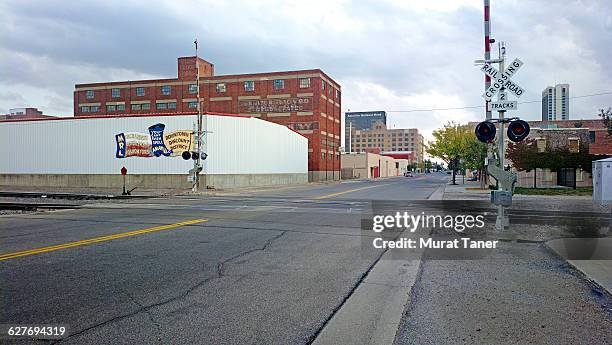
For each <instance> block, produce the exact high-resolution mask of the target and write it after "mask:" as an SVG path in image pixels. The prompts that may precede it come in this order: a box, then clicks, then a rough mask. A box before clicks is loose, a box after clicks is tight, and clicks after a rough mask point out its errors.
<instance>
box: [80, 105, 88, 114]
mask: <svg viewBox="0 0 612 345" xmlns="http://www.w3.org/2000/svg"><path fill="white" fill-rule="evenodd" d="M81 112H82V113H89V107H88V106H83V107H81Z"/></svg>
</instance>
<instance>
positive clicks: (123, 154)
mask: <svg viewBox="0 0 612 345" xmlns="http://www.w3.org/2000/svg"><path fill="white" fill-rule="evenodd" d="M165 129H166V125H164V124H163V123H156V124H154V125H152V126H150V127H149V134H146V133H139V132H124V133H119V134H116V135H115V142H116V144H117V151H116V153H115V157H116V158H127V157H162V156H164V157H176V156H180V155H181V154H182V153H183V152H185V151H194V143H195V137H194V133H193V131H192V130H175V131H171V132H167V133H164V131H165Z"/></svg>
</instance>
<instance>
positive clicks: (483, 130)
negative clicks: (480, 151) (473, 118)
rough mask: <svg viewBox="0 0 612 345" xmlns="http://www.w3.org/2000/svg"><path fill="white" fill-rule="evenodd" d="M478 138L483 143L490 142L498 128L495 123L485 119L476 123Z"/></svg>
mask: <svg viewBox="0 0 612 345" xmlns="http://www.w3.org/2000/svg"><path fill="white" fill-rule="evenodd" d="M475 132H476V138H478V140H480V141H482V142H483V143H490V142H492V141H493V139H495V133H496V132H497V129H496V128H495V125H494V124H493V123H492V122H490V121H483V122H481V123H479V124H478V125H476V130H475Z"/></svg>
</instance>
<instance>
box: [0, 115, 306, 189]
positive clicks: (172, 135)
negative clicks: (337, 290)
mask: <svg viewBox="0 0 612 345" xmlns="http://www.w3.org/2000/svg"><path fill="white" fill-rule="evenodd" d="M203 118H204V122H203V124H204V130H206V134H205V136H204V140H203V145H204V146H203V147H204V149H203V151H204V152H206V153H207V154H208V158H207V159H206V160H204V164H203V165H204V167H203V171H202V174H201V175H202V178H201V187H204V186H209V187H214V188H228V187H241V186H256V185H274V184H293V183H305V182H307V181H308V140H307V139H306V138H305V137H303V136H302V135H300V134H298V133H296V132H293V131H292V130H290V129H289V128H287V127H285V126H282V125H278V124H275V123H272V122H267V121H263V120H260V119H257V118H252V117H242V116H231V115H222V114H209V113H207V114H205V115H204V116H203ZM196 121H197V115H174V114H173V115H171V116H167V115H145V116H106V117H79V118H53V119H43V120H31V121H0V138H2V145H1V148H0V160H1V161H2V164H0V186H4V187H6V186H47V187H63V186H66V187H105V188H115V187H117V188H119V187H120V186H121V185H122V178H121V174H120V170H121V168H122V167H126V168H127V170H128V178H129V181H130V185H131V186H132V187H140V188H189V187H190V186H191V183H189V182H188V181H187V175H188V171H189V169H191V168H193V161H192V160H185V159H183V158H182V157H181V153H182V151H185V150H187V151H189V149H188V146H190V147H193V146H194V145H193V140H194V138H193V136H192V133H193V130H194V127H195V123H196ZM185 133H189V135H188V136H185ZM190 140H191V142H189V141H190ZM185 145H188V146H185Z"/></svg>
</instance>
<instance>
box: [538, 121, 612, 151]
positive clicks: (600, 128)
mask: <svg viewBox="0 0 612 345" xmlns="http://www.w3.org/2000/svg"><path fill="white" fill-rule="evenodd" d="M528 122H529V126H531V127H536V128H548V129H551V128H586V129H588V131H589V153H591V154H596V155H606V154H607V155H610V154H612V136H610V135H608V130H607V128H606V125H605V124H604V122H603V120H602V119H590V120H557V121H528ZM530 136H531V134H530Z"/></svg>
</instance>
